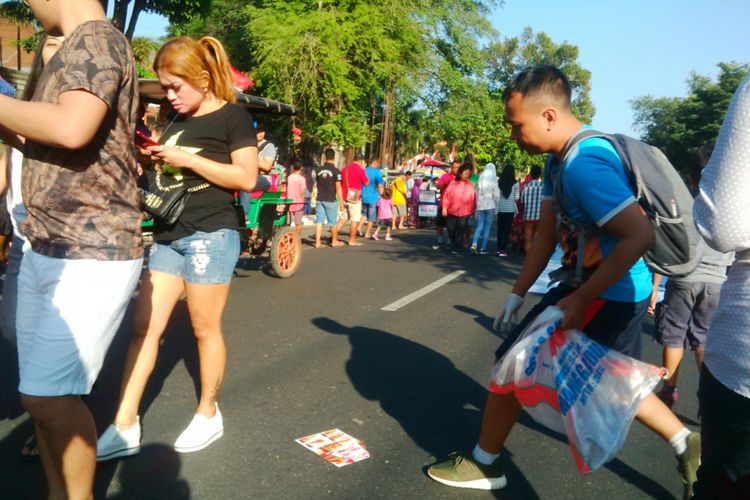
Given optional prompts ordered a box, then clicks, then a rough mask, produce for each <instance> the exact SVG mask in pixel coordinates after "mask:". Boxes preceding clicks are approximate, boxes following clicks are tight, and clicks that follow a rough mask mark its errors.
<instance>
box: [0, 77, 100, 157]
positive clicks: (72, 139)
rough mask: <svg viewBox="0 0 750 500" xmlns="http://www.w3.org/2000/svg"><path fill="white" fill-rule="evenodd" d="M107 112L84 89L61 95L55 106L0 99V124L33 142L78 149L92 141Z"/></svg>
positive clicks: (97, 100) (94, 97) (8, 98)
mask: <svg viewBox="0 0 750 500" xmlns="http://www.w3.org/2000/svg"><path fill="white" fill-rule="evenodd" d="M108 110H109V108H108V107H107V104H106V103H105V102H104V101H102V100H101V99H100V98H98V97H97V96H95V95H94V94H91V93H89V92H86V91H85V90H71V91H68V92H64V93H62V94H61V95H60V98H59V102H58V103H57V104H52V103H45V102H27V101H19V100H17V99H13V98H11V97H6V96H0V125H2V126H4V127H5V128H7V129H8V130H10V131H11V132H14V133H16V134H18V135H20V136H23V137H25V138H27V139H31V140H32V141H35V142H39V143H42V144H46V145H49V146H54V147H59V148H65V149H80V148H82V147H84V146H85V145H87V144H88V143H89V142H91V140H92V139H93V138H94V136H95V135H96V133H97V131H98V130H99V128H100V127H101V125H102V122H103V121H104V118H105V116H106V115H107V112H108Z"/></svg>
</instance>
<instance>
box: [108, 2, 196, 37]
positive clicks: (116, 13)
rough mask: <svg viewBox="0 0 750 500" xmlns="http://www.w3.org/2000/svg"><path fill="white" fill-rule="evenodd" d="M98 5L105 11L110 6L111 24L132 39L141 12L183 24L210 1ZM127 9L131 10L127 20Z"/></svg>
mask: <svg viewBox="0 0 750 500" xmlns="http://www.w3.org/2000/svg"><path fill="white" fill-rule="evenodd" d="M99 3H101V4H102V7H103V8H104V10H105V11H107V10H108V8H109V5H110V4H112V9H113V10H112V24H114V25H115V26H116V27H117V28H118V29H119V30H120V31H122V32H123V33H125V36H127V37H128V39H131V38H133V34H134V33H135V27H136V24H137V23H138V17H139V16H140V15H141V13H142V12H153V13H156V14H161V15H163V16H165V17H167V18H168V19H169V20H170V21H172V22H183V21H186V20H187V19H189V18H190V17H191V16H195V15H198V14H200V13H203V12H206V11H208V9H209V8H210V7H211V0H113V1H111V2H110V0H99ZM128 9H131V10H130V17H129V18H128Z"/></svg>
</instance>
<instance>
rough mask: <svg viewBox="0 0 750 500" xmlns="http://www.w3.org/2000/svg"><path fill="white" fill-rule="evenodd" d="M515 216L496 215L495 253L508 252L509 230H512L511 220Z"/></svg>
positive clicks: (502, 213) (503, 213)
mask: <svg viewBox="0 0 750 500" xmlns="http://www.w3.org/2000/svg"><path fill="white" fill-rule="evenodd" d="M515 216H516V214H514V213H513V212H498V213H497V251H498V252H506V251H507V250H508V241H509V240H510V230H511V229H513V218H514V217H515Z"/></svg>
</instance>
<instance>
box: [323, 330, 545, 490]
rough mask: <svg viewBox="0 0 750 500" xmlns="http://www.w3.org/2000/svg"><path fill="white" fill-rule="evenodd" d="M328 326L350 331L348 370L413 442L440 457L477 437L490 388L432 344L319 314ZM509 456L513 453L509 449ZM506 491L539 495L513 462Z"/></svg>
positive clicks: (361, 389) (360, 389)
mask: <svg viewBox="0 0 750 500" xmlns="http://www.w3.org/2000/svg"><path fill="white" fill-rule="evenodd" d="M312 323H313V324H314V325H315V326H316V327H318V328H320V329H321V330H323V331H326V332H328V333H332V334H335V335H346V336H347V337H348V338H349V342H350V344H351V346H352V352H351V356H350V358H349V361H347V363H346V373H347V375H348V376H349V379H350V380H351V382H352V384H353V385H354V388H355V389H357V391H358V392H359V394H360V395H362V396H363V397H364V398H366V399H368V400H371V401H379V402H380V406H381V408H382V409H383V411H384V412H386V413H387V414H388V415H390V416H391V417H392V418H393V419H395V420H396V421H397V422H398V423H399V425H401V427H402V428H403V429H404V431H405V432H406V433H407V434H408V435H409V437H410V438H411V439H412V440H413V441H414V443H415V444H416V445H417V446H419V447H420V448H422V449H423V450H425V451H426V452H427V453H429V454H430V455H432V456H434V457H435V459H436V460H439V461H442V460H445V459H446V458H447V457H448V454H449V453H450V452H453V451H457V450H463V449H464V448H465V447H466V446H467V445H469V444H470V443H471V444H473V443H475V442H476V439H477V434H478V431H479V427H480V424H481V417H482V409H483V407H484V402H485V399H486V397H487V390H486V389H485V388H484V387H483V386H482V385H480V384H479V383H477V382H476V381H475V380H474V379H472V378H471V377H469V376H467V375H466V374H464V373H463V372H461V371H460V370H458V369H456V367H455V365H454V364H453V362H452V361H451V360H450V359H448V358H447V357H445V356H444V355H442V354H440V353H439V352H437V351H434V350H432V349H430V348H428V347H425V346H423V345H421V344H418V343H416V342H413V341H411V340H408V339H405V338H402V337H398V336H396V335H392V334H390V333H388V332H384V331H382V330H376V329H373V328H367V327H363V326H354V327H348V326H345V325H342V324H341V323H339V322H337V321H335V320H333V319H330V318H321V317H319V318H314V319H313V320H312ZM508 455H509V457H510V454H508ZM504 465H505V466H506V472H509V473H510V475H511V476H512V477H513V481H510V482H509V484H508V487H507V488H506V489H504V490H503V495H509V496H508V498H534V497H536V496H537V495H536V493H535V492H534V490H533V488H532V487H531V485H530V484H529V483H528V482H527V481H526V480H525V479H524V477H523V474H522V473H521V472H520V471H519V470H518V469H517V468H516V467H515V465H513V463H512V460H510V459H508V460H506V461H505V462H504Z"/></svg>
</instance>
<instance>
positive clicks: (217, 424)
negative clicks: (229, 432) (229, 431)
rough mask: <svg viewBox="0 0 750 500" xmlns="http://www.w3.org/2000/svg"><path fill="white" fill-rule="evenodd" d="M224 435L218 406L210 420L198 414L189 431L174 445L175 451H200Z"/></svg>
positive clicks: (188, 428) (188, 427) (194, 417)
mask: <svg viewBox="0 0 750 500" xmlns="http://www.w3.org/2000/svg"><path fill="white" fill-rule="evenodd" d="M223 435H224V421H223V420H222V418H221V412H220V411H219V405H218V404H217V405H216V415H214V416H213V417H211V418H208V417H207V416H205V415H202V414H200V413H196V414H195V416H193V420H192V421H191V422H190V425H188V426H187V429H185V430H184V431H182V434H180V437H178V438H177V441H175V443H174V449H175V450H176V451H178V452H180V453H190V452H193V451H199V450H202V449H203V448H205V447H206V446H208V445H209V444H211V443H213V442H214V441H216V440H217V439H219V438H220V437H221V436H223Z"/></svg>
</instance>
